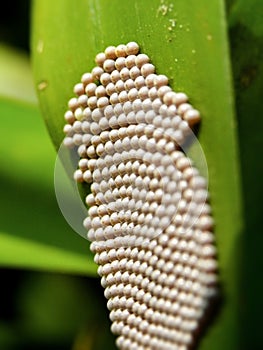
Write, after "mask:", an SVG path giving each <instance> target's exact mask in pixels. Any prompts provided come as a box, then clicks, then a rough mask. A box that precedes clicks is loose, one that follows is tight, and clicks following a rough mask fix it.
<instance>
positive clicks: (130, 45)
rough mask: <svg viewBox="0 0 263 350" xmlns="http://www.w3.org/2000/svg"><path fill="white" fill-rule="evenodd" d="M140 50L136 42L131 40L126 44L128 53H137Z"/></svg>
mask: <svg viewBox="0 0 263 350" xmlns="http://www.w3.org/2000/svg"><path fill="white" fill-rule="evenodd" d="M138 52H139V45H138V44H137V43H136V42H134V41H131V42H129V43H128V44H127V45H126V54H127V55H137V53H138Z"/></svg>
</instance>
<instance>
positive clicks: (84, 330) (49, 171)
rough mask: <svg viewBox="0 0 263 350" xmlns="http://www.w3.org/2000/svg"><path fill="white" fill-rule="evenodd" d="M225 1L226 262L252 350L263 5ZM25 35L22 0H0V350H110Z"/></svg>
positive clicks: (262, 125)
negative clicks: (231, 158) (231, 125)
mask: <svg viewBox="0 0 263 350" xmlns="http://www.w3.org/2000/svg"><path fill="white" fill-rule="evenodd" d="M226 4H227V9H228V13H229V18H228V20H229V23H228V24H229V38H230V48H231V61H232V69H233V78H234V87H235V97H236V111H237V122H238V137H239V150H240V162H241V169H240V170H241V178H242V191H243V200H244V214H243V215H244V222H245V230H244V234H243V236H242V242H241V245H240V247H241V246H242V247H243V248H242V251H240V256H241V258H240V257H237V256H233V261H234V260H236V259H240V261H241V262H242V264H241V266H240V268H239V271H240V275H239V281H240V284H239V295H238V296H237V298H238V299H239V305H240V310H239V316H240V317H239V320H240V339H241V342H240V344H241V345H240V346H241V348H242V349H250V348H253V349H258V350H260V349H262V348H263V335H262V331H261V324H262V317H261V314H262V295H263V278H262V271H263V259H262V256H263V254H262V245H263V237H262V222H261V221H262V219H261V218H262V197H263V191H262V185H261V179H262V178H263V166H262V146H263V144H262V130H263V117H262V112H261V109H262V106H261V101H262V93H263V66H262V62H263V25H262V23H263V22H262V16H263V6H262V4H263V3H262V1H261V3H260V0H251V1H249V2H246V1H244V0H228V1H226ZM260 18H261V19H260ZM29 32H30V1H29V0H13V1H12V2H5V6H4V10H3V9H2V10H1V11H0V118H1V127H0V131H1V138H0V170H1V172H0V191H1V194H0V266H1V267H0V350H23V349H29V350H30V349H36V348H37V349H54V350H55V349H56V350H57V349H63V350H67V349H72V350H89V349H92V350H100V349H115V345H114V337H113V336H112V335H111V333H110V330H109V329H110V322H109V319H108V312H107V310H106V303H105V299H104V296H103V290H102V288H101V287H100V282H99V279H98V278H96V277H95V276H96V267H95V264H94V263H93V262H92V256H91V254H90V252H89V247H88V243H87V242H86V241H85V240H84V239H83V238H81V237H80V236H78V235H77V234H76V233H75V232H74V231H73V230H72V229H71V228H70V227H69V226H68V225H67V223H66V221H65V220H64V218H63V216H62V215H61V213H60V211H59V208H58V206H57V203H56V199H55V195H54V187H53V172H54V162H55V158H56V155H55V151H54V147H53V145H52V144H51V141H50V139H49V136H48V133H47V131H46V128H45V126H44V123H43V121H42V118H41V115H40V112H39V109H38V106H37V100H36V96H35V92H34V89H33V82H32V76H31V69H30V63H29ZM47 257H48V258H47ZM41 271H42V272H41ZM45 271H52V272H49V273H47V272H45ZM91 276H94V277H91ZM236 350H237V349H236Z"/></svg>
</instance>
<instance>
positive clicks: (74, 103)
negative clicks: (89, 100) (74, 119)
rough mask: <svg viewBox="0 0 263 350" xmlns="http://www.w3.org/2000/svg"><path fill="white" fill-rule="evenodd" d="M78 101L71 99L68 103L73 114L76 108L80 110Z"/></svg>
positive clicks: (74, 98)
mask: <svg viewBox="0 0 263 350" xmlns="http://www.w3.org/2000/svg"><path fill="white" fill-rule="evenodd" d="M78 106H79V105H78V99H77V98H76V97H73V98H71V99H70V100H69V101H68V107H69V109H71V110H72V111H73V112H74V111H75V109H76V108H78Z"/></svg>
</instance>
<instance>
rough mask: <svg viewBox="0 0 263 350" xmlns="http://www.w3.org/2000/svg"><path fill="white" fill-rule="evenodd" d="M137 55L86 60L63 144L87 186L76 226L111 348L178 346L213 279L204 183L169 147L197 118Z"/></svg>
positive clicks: (110, 51) (131, 50)
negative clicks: (91, 255) (81, 229)
mask: <svg viewBox="0 0 263 350" xmlns="http://www.w3.org/2000/svg"><path fill="white" fill-rule="evenodd" d="M138 51H139V47H138V45H137V44H136V43H129V44H127V45H120V46H118V47H116V48H114V47H109V48H107V49H106V50H105V52H104V53H100V54H98V55H97V56H96V63H97V67H95V68H94V69H93V70H92V72H91V73H85V74H84V75H83V76H82V79H81V83H79V84H77V85H76V86H75V88H74V92H75V93H76V94H77V96H78V97H76V98H73V99H71V100H70V101H69V111H67V112H66V114H65V119H66V121H67V122H68V124H67V125H66V126H65V128H64V131H65V133H66V134H67V137H66V138H65V141H64V143H65V145H66V146H68V147H72V146H77V147H78V153H79V156H80V157H81V159H80V162H79V169H78V170H77V171H76V172H75V175H74V176H75V179H76V181H79V182H82V181H85V182H88V183H92V185H91V190H92V193H91V194H90V195H88V196H87V198H86V202H87V204H88V205H89V206H90V209H89V216H88V218H87V219H86V220H85V223H84V224H85V227H86V228H87V230H88V232H89V235H88V236H89V239H90V240H91V241H93V243H92V244H91V249H92V250H93V251H94V252H96V253H97V254H96V256H95V261H96V262H98V263H99V264H100V267H99V273H100V274H101V275H102V285H103V286H104V287H105V288H106V289H105V295H106V297H107V298H108V299H109V303H108V307H109V309H110V310H112V311H111V314H110V315H111V319H112V321H113V324H112V330H113V332H114V333H116V334H118V335H121V336H119V338H118V340H117V344H118V346H119V347H120V348H121V349H133V348H134V349H146V348H150V349H154V348H156V349H157V348H158V349H170V348H174V345H175V344H177V345H178V349H187V348H188V346H189V344H190V343H191V342H192V339H193V336H192V331H193V330H195V329H196V328H197V326H198V320H199V319H200V318H201V317H202V315H203V313H204V311H205V308H206V304H207V299H208V298H209V297H211V295H213V294H214V292H215V289H214V288H213V287H212V286H213V285H214V284H215V281H216V274H215V270H216V262H215V259H214V255H215V250H214V247H213V235H212V234H211V232H210V230H211V228H212V225H213V222H212V218H211V216H210V206H209V205H208V204H207V203H206V197H207V190H206V184H205V181H203V179H202V177H200V176H199V174H198V171H197V170H196V169H195V168H194V167H193V166H192V165H191V163H190V161H189V159H188V158H187V157H185V155H184V154H183V153H182V152H181V151H180V150H178V149H179V147H178V146H180V145H182V143H183V141H184V140H185V138H186V136H187V135H188V134H189V130H190V128H189V126H191V127H192V126H193V125H194V124H195V123H197V122H198V121H199V119H200V115H199V112H198V111H197V110H195V109H193V107H192V106H191V105H190V104H189V103H187V96H186V95H185V94H184V93H175V92H173V91H172V90H171V88H170V87H169V86H167V84H168V79H167V77H165V76H163V75H156V74H155V67H154V66H153V65H152V64H150V63H149V57H148V56H146V55H144V54H139V53H138ZM160 174H161V176H160ZM158 177H159V178H158ZM177 188H178V189H179V192H178V191H176V189H177ZM170 193H173V195H171V194H170ZM158 198H159V199H158ZM167 212H168V215H167ZM174 213H176V215H174ZM156 214H157V217H156ZM200 215H201V216H200ZM193 219H194V220H193ZM197 219H198V220H197ZM145 238H150V241H147V244H148V246H147V245H144V249H143V250H142V249H141V250H138V248H137V247H134V246H136V245H140V244H142V243H143V242H144V240H145ZM132 247H134V248H132ZM147 259H148V260H147ZM175 299H176V300H177V301H178V302H179V304H178V303H177V302H175ZM168 305H169V307H168ZM178 305H179V306H178ZM175 307H177V311H176V310H174V308H175ZM147 315H148V316H147Z"/></svg>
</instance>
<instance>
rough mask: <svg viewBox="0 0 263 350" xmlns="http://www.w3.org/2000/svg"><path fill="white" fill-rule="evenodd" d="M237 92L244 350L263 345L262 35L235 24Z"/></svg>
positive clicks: (232, 37)
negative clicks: (241, 201) (242, 217)
mask: <svg viewBox="0 0 263 350" xmlns="http://www.w3.org/2000/svg"><path fill="white" fill-rule="evenodd" d="M230 40H231V48H232V68H233V76H234V85H235V91H236V110H237V122H238V138H239V147H240V160H241V174H242V188H243V202H244V224H245V231H244V234H243V241H242V245H243V249H242V263H241V266H240V268H239V271H240V287H239V290H240V296H239V297H240V300H239V304H240V315H239V316H240V322H241V332H240V334H241V343H242V349H254V350H257V349H258V350H259V349H262V346H263V333H262V330H261V328H262V310H263V302H262V295H263V278H262V271H263V254H262V246H263V235H262V198H263V186H262V183H261V182H262V178H263V163H262V148H263V138H262V132H263V116H262V98H263V95H262V93H263V37H256V36H255V35H253V33H252V32H250V31H249V29H248V28H246V27H244V26H243V25H242V24H240V23H238V24H236V25H235V26H234V27H233V28H231V30H230Z"/></svg>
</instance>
